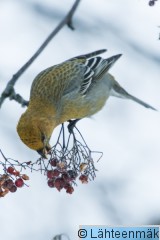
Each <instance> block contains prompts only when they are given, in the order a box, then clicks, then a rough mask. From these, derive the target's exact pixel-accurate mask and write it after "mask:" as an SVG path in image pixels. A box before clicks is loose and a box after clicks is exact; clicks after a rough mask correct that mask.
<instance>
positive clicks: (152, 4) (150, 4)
mask: <svg viewBox="0 0 160 240" xmlns="http://www.w3.org/2000/svg"><path fill="white" fill-rule="evenodd" d="M156 1H158V0H150V1H149V3H148V4H149V6H151V7H152V6H154V4H155V2H156Z"/></svg>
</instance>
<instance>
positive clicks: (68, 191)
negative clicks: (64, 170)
mask: <svg viewBox="0 0 160 240" xmlns="http://www.w3.org/2000/svg"><path fill="white" fill-rule="evenodd" d="M73 192H74V188H73V187H72V186H69V187H68V188H67V189H66V193H69V194H72V193H73Z"/></svg>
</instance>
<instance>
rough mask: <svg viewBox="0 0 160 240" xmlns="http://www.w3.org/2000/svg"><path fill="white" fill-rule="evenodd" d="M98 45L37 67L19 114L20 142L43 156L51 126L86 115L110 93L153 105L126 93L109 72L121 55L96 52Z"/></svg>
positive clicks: (95, 108) (104, 100) (46, 149)
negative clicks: (81, 53) (49, 64)
mask: <svg viewBox="0 0 160 240" xmlns="http://www.w3.org/2000/svg"><path fill="white" fill-rule="evenodd" d="M106 51H107V50H106V49H101V50H98V51H94V52H91V53H88V54H84V55H80V56H77V57H74V58H71V59H69V60H67V61H64V62H62V63H60V64H57V65H54V66H51V67H49V68H47V69H45V70H43V71H41V72H40V73H39V74H38V75H37V76H36V77H35V79H34V80H33V82H32V86H31V91H30V100H29V105H28V108H27V110H26V111H25V112H24V113H23V114H22V116H21V117H20V119H19V121H18V124H17V132H18V135H19V137H20V139H21V140H22V142H23V143H24V144H25V145H27V146H28V147H29V148H31V149H33V150H36V151H37V152H38V153H39V154H40V155H41V157H44V158H46V157H47V154H48V153H49V151H50V149H51V145H50V143H49V141H50V138H51V135H52V132H53V130H54V129H55V128H56V127H57V126H58V125H60V124H62V123H64V122H67V121H70V124H71V125H72V120H73V121H74V120H75V122H76V121H78V120H79V119H82V118H85V117H90V116H92V115H94V114H95V113H97V112H98V111H100V110H101V109H102V108H103V107H104V105H105V103H106V101H107V100H108V98H109V97H110V96H115V97H119V98H124V99H129V100H133V101H135V102H137V103H139V104H141V105H142V106H144V107H146V108H150V109H152V110H156V109H155V108H154V107H152V106H150V105H149V104H147V103H145V102H143V101H142V100H140V99H138V98H136V97H134V96H133V95H131V94H129V93H128V92H127V91H126V90H125V89H124V88H123V87H121V85H120V84H119V83H118V82H117V81H116V80H115V78H114V77H113V76H112V75H111V74H110V73H109V70H110V68H111V67H112V66H113V65H114V63H115V62H116V61H117V60H118V59H119V58H120V57H121V56H122V54H117V55H114V56H111V57H109V58H106V59H104V58H102V57H100V56H99V55H100V54H102V53H104V52H106Z"/></svg>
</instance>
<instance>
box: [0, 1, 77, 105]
mask: <svg viewBox="0 0 160 240" xmlns="http://www.w3.org/2000/svg"><path fill="white" fill-rule="evenodd" d="M79 3H80V0H76V1H75V3H74V4H73V6H72V8H71V9H70V11H69V12H68V14H67V15H66V16H65V18H64V19H63V20H62V21H61V22H60V23H59V24H58V26H57V27H56V28H55V29H54V30H53V31H52V32H51V33H50V35H49V36H48V37H47V39H46V40H45V41H44V42H43V43H42V45H41V46H40V47H39V49H38V50H37V51H36V52H35V53H34V55H33V56H32V57H31V58H30V59H29V60H28V61H27V62H26V63H25V64H24V65H23V66H22V67H21V68H20V69H19V70H18V72H17V73H15V74H14V75H13V77H12V78H11V80H10V81H9V82H8V84H7V86H6V88H5V90H4V91H3V92H2V94H1V97H0V107H1V106H2V104H3V102H4V100H5V99H6V98H10V99H14V100H15V101H17V102H18V103H21V104H22V105H23V106H27V104H28V102H27V101H26V100H24V99H23V98H22V97H21V96H20V95H19V94H16V93H15V90H14V85H15V83H16V81H17V80H18V78H19V77H20V76H21V75H22V74H23V73H24V72H25V71H26V69H27V68H28V67H29V66H30V65H31V64H32V63H33V61H34V60H35V59H36V58H37V57H38V56H39V55H40V53H41V52H42V51H43V50H44V48H45V47H46V46H47V45H48V43H49V42H50V41H51V40H52V39H53V37H54V36H55V35H56V34H57V33H58V32H59V31H60V30H61V29H62V28H63V27H64V26H65V25H66V24H67V25H68V26H69V27H70V28H71V29H72V30H73V29H74V28H73V24H72V17H73V14H74V13H75V11H76V9H77V7H78V5H79Z"/></svg>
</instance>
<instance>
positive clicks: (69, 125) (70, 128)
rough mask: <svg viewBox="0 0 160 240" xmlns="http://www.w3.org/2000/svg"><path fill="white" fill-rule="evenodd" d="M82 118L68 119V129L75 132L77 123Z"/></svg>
mask: <svg viewBox="0 0 160 240" xmlns="http://www.w3.org/2000/svg"><path fill="white" fill-rule="evenodd" d="M79 120H80V119H75V120H68V122H69V124H68V131H69V133H73V129H74V127H75V125H76V123H77V122H78V121H79Z"/></svg>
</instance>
